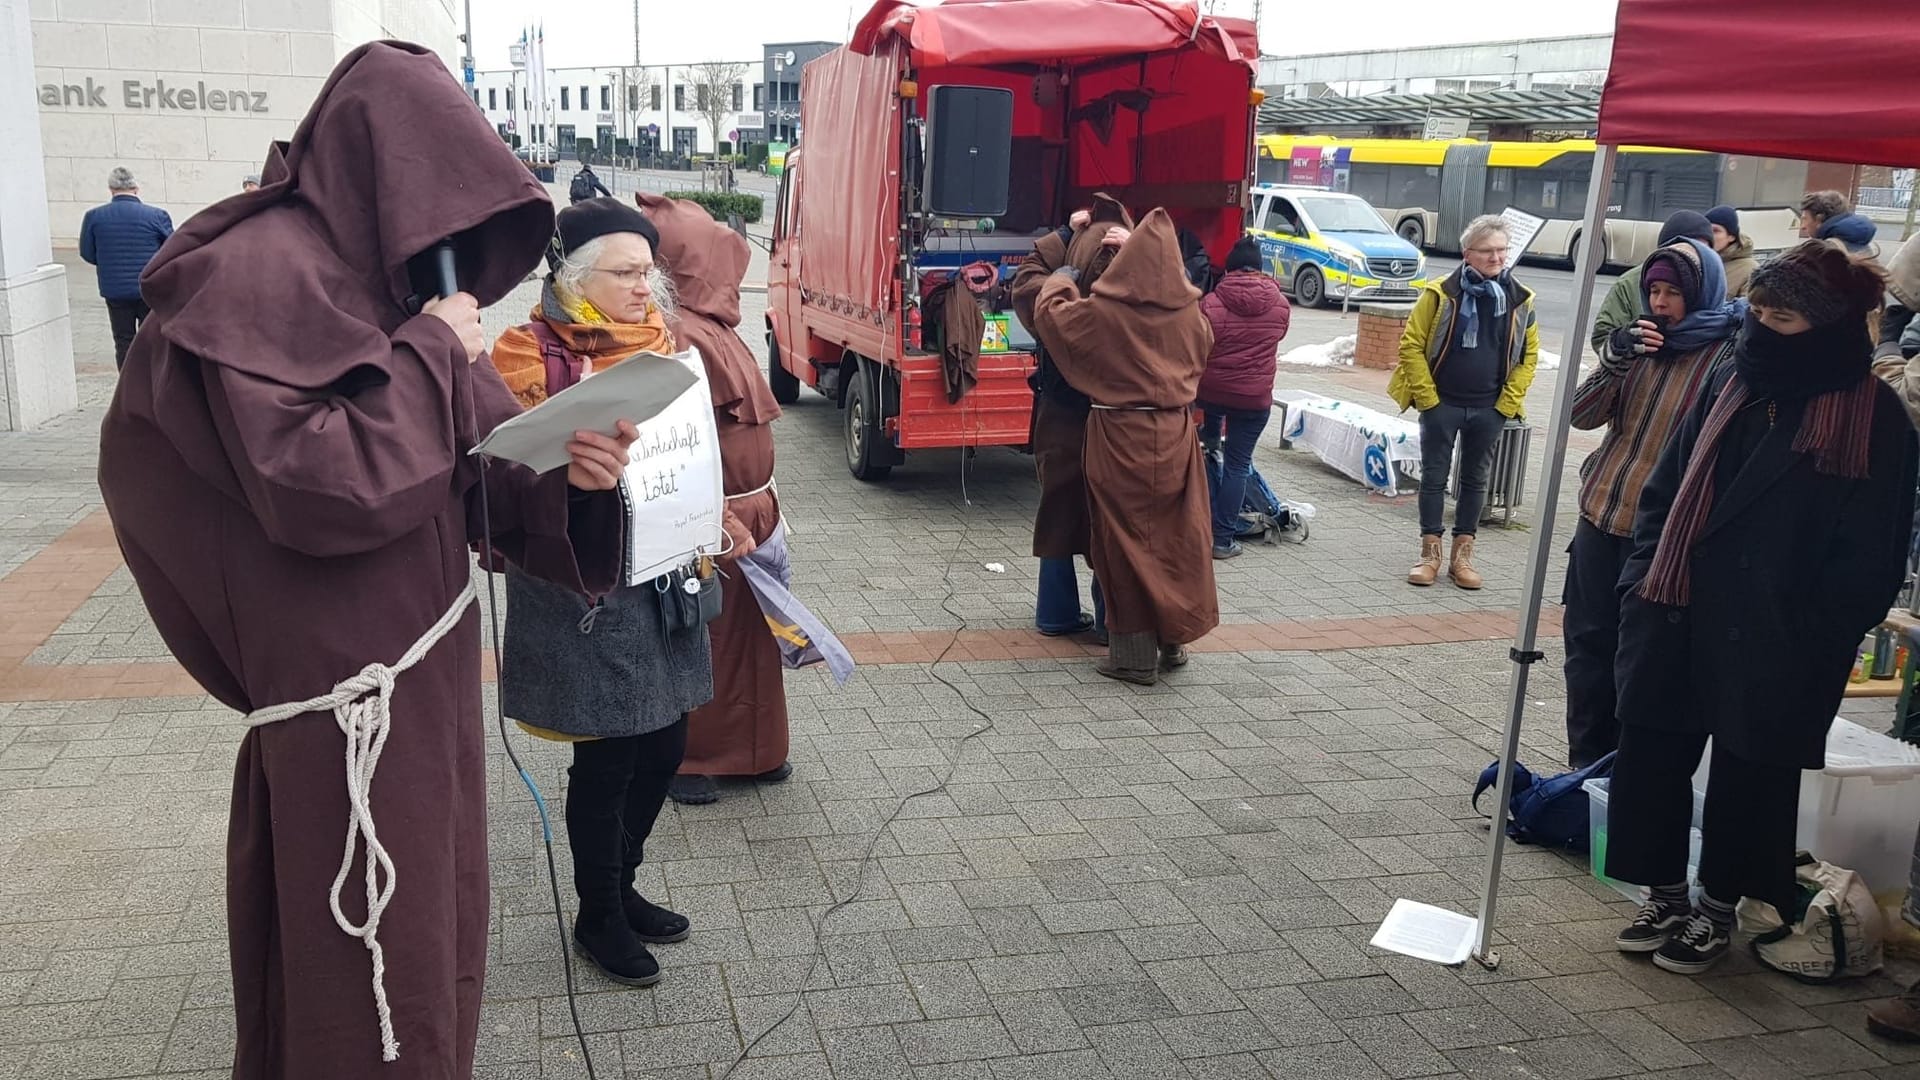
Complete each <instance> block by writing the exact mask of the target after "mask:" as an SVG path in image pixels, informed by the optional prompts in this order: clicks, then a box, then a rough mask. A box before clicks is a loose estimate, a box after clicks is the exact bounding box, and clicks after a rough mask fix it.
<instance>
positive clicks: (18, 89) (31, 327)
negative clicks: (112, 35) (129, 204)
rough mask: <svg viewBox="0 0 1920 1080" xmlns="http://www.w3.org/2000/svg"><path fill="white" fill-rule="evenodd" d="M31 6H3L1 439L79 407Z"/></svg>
mask: <svg viewBox="0 0 1920 1080" xmlns="http://www.w3.org/2000/svg"><path fill="white" fill-rule="evenodd" d="M27 5H28V0H0V103H4V104H0V146H5V147H7V167H6V168H5V169H0V431H25V430H27V429H29V428H34V427H38V426H39V425H41V424H43V423H45V422H46V421H48V420H50V419H52V418H53V417H55V416H58V415H60V414H61V413H63V412H66V411H68V410H70V409H73V408H75V407H77V406H78V405H79V403H80V397H79V390H78V388H77V386H76V385H75V381H74V372H73V327H72V324H71V322H70V321H69V319H68V316H67V273H66V270H65V268H63V267H62V266H61V265H60V264H59V263H56V262H54V261H53V243H52V240H51V238H50V235H49V233H48V229H47V174H46V164H45V162H44V161H43V159H42V157H41V152H40V110H39V108H38V107H37V106H36V104H35V102H36V101H37V100H38V98H37V96H36V94H35V93H34V84H33V70H34V68H33V27H32V24H31V23H30V22H29V20H28V14H27Z"/></svg>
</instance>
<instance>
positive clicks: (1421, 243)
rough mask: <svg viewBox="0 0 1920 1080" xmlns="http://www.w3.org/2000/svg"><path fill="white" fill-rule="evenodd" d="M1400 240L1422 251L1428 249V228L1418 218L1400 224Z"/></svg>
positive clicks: (1411, 218)
mask: <svg viewBox="0 0 1920 1080" xmlns="http://www.w3.org/2000/svg"><path fill="white" fill-rule="evenodd" d="M1400 239H1402V240H1405V241H1406V242H1407V243H1409V244H1412V245H1413V246H1414V247H1415V248H1418V249H1419V250H1421V251H1425V250H1426V249H1427V227H1426V226H1425V225H1423V224H1421V222H1420V219H1419V218H1417V217H1410V218H1408V219H1406V220H1405V221H1402V222H1401V223H1400Z"/></svg>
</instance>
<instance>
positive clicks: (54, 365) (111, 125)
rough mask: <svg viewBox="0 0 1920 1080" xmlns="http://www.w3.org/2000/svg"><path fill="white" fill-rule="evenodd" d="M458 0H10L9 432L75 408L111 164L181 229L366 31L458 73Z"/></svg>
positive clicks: (3, 342) (250, 166)
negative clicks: (93, 212) (85, 222)
mask: <svg viewBox="0 0 1920 1080" xmlns="http://www.w3.org/2000/svg"><path fill="white" fill-rule="evenodd" d="M458 33H459V31H458V29H457V25H456V16H455V9H454V5H453V2H452V0H0V102H4V104H0V145H5V146H6V147H7V148H8V149H7V156H6V162H7V168H6V169H4V170H0V430H19V429H23V428H29V427H34V426H37V425H38V424H40V423H41V422H43V421H45V420H47V419H49V418H51V417H53V416H57V415H58V414H60V413H62V412H65V411H66V410H68V409H71V408H73V407H74V405H75V402H76V391H75V379H74V370H73V351H72V344H71V334H70V329H69V326H70V321H69V318H68V309H67V301H66V295H67V294H66V283H65V280H64V272H63V271H62V270H61V268H60V266H59V264H57V263H56V262H54V260H53V256H52V249H53V247H54V246H55V245H60V246H70V245H72V244H73V243H75V241H76V240H77V239H78V237H79V232H80V221H81V218H82V217H83V216H84V215H85V214H86V212H87V210H88V209H89V208H91V207H94V206H97V205H99V204H101V203H103V202H105V201H107V198H108V194H107V174H108V173H109V172H111V171H112V170H113V169H114V168H115V167H117V166H124V167H126V168H127V169H129V170H131V171H132V172H133V175H134V177H135V178H136V180H137V182H138V183H139V185H140V193H141V197H142V198H143V199H144V200H145V201H147V202H149V203H151V204H153V205H156V206H159V207H161V208H163V209H165V210H166V211H167V212H168V213H169V214H171V215H172V217H173V219H174V222H175V224H176V225H177V224H179V223H180V222H182V221H185V220H186V219H187V218H189V217H191V216H192V215H193V214H194V213H196V212H197V211H199V210H200V209H201V208H202V207H204V206H207V205H208V204H210V203H213V202H216V201H218V200H220V199H222V198H225V197H227V196H228V195H231V194H233V193H235V192H237V191H239V190H240V184H241V181H242V180H243V179H245V178H246V177H247V176H248V175H249V174H252V173H257V172H259V171H260V167H261V163H262V162H263V161H264V160H265V157H266V149H267V146H268V144H269V143H271V142H272V141H273V140H275V139H285V138H288V137H289V136H291V135H292V134H293V130H294V128H295V127H296V126H297V125H298V124H299V122H300V118H301V117H302V116H303V115H305V113H306V111H307V108H308V107H309V106H310V105H311V104H312V103H313V99H314V97H315V95H316V94H317V93H318V92H319V90H320V87H321V86H322V85H323V84H324V83H325V81H326V77H327V75H328V74H329V73H330V72H331V71H332V70H333V66H334V64H335V63H337V62H338V61H339V59H340V58H341V57H342V56H344V55H346V53H347V52H349V51H350V50H352V49H353V48H355V47H356V46H358V45H360V44H361V43H363V42H367V41H376V40H379V39H382V38H399V39H403V40H407V41H416V42H419V43H421V44H423V45H427V46H429V47H431V48H432V49H434V50H435V51H436V52H438V53H439V54H440V56H441V57H442V58H443V59H444V60H445V61H446V63H447V64H448V70H449V72H455V71H457V70H458V69H457V67H455V66H454V65H456V64H457V63H458V56H459V51H460V50H459V40H458Z"/></svg>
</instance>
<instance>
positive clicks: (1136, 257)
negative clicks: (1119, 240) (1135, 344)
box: [1093, 210, 1200, 311]
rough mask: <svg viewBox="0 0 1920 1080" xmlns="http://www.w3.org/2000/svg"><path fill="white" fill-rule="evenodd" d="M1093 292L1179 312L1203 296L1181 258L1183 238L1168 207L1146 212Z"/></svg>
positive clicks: (1129, 302)
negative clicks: (1169, 215)
mask: <svg viewBox="0 0 1920 1080" xmlns="http://www.w3.org/2000/svg"><path fill="white" fill-rule="evenodd" d="M1093 295H1095V296H1098V297H1102V298H1104V299H1107V300H1117V301H1119V302H1120V303H1123V304H1135V305H1139V306H1143V307H1157V308H1165V309H1167V310H1169V311H1177V310H1179V309H1180V308H1183V307H1186V306H1188V305H1189V304H1192V303H1193V302H1195V301H1196V300H1199V299H1200V290H1199V289H1196V288H1194V287H1193V283H1192V282H1191V281H1188V280H1187V272H1186V267H1185V266H1184V265H1183V264H1182V263H1181V261H1180V237H1179V233H1178V230H1176V229H1175V228H1174V225H1173V219H1172V218H1170V217H1168V216H1167V212H1166V211H1165V210H1155V211H1154V212H1153V213H1151V214H1148V215H1147V219H1146V220H1145V221H1143V222H1141V224H1140V227H1139V228H1137V229H1135V230H1133V235H1132V236H1130V237H1128V238H1127V242H1126V244H1125V245H1124V246H1123V247H1121V249H1120V253H1119V254H1117V255H1115V256H1114V257H1113V262H1112V263H1111V264H1109V265H1108V266H1107V272H1106V273H1104V274H1102V275H1101V276H1100V280H1099V281H1097V282H1095V283H1094V286H1093Z"/></svg>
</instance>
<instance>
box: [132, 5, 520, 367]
mask: <svg viewBox="0 0 1920 1080" xmlns="http://www.w3.org/2000/svg"><path fill="white" fill-rule="evenodd" d="M262 179H263V180H264V181H265V183H264V185H263V186H262V187H261V189H260V190H258V191H254V192H248V193H245V194H242V195H236V196H234V197H231V198H228V199H226V200H224V201H222V202H219V203H216V204H215V205H213V206H210V207H208V208H207V209H205V210H203V211H201V212H200V213H198V214H196V215H194V216H193V217H192V218H190V219H188V221H187V222H186V223H185V224H184V225H182V226H181V228H180V229H179V231H177V232H176V233H174V235H173V238H172V239H170V240H169V241H167V243H166V244H165V246H163V247H162V248H161V249H160V252H159V254H158V255H156V256H155V257H154V260H153V262H152V263H151V264H150V265H149V266H148V267H147V270H146V272H145V274H144V275H143V276H142V278H141V292H142V294H143V295H144V296H145V298H146V300H147V303H148V304H149V305H150V306H151V307H152V308H153V309H154V311H155V313H157V314H160V315H162V316H164V319H163V324H164V326H165V334H166V336H167V338H168V339H169V340H170V341H172V342H173V343H174V344H175V345H178V346H179V347H181V348H183V349H185V350H187V351H189V352H191V353H194V354H195V355H197V356H200V357H201V358H203V359H206V360H210V361H212V362H215V363H219V364H223V365H226V366H229V367H232V368H235V369H238V370H244V371H248V372H251V373H254V374H258V375H262V376H264V377H268V378H272V379H275V380H277V381H281V382H285V383H287V384H288V385H294V386H323V385H328V384H331V383H332V382H334V381H335V380H337V379H338V378H340V377H341V376H342V375H343V374H344V371H342V370H340V365H339V363H337V362H330V360H329V357H333V356H348V355H354V354H355V353H356V351H357V350H356V349H355V348H354V346H356V345H357V346H362V347H364V346H367V345H369V344H370V343H372V342H373V341H374V340H375V339H376V337H385V336H388V335H390V334H391V333H392V332H393V331H394V330H396V329H398V327H399V326H400V324H401V323H403V322H405V321H406V320H407V319H408V318H409V312H408V311H407V308H406V306H405V305H406V300H407V298H408V296H409V295H411V294H412V293H413V292H414V289H413V287H412V285H411V284H410V281H409V276H408V270H407V264H408V261H409V260H410V259H412V258H413V257H414V256H416V255H419V254H421V253H422V252H424V251H426V250H427V249H428V248H430V247H432V246H434V245H435V244H437V243H438V242H439V241H441V240H442V239H446V238H449V237H451V238H453V240H454V245H455V251H456V261H457V265H458V280H459V284H460V287H461V288H462V289H464V290H465V291H467V292H470V293H473V294H474V295H475V296H476V297H477V298H478V299H479V301H480V303H481V304H482V305H487V304H492V303H494V302H496V301H498V300H500V299H501V298H502V297H504V296H505V295H506V294H507V293H508V292H509V291H511V290H512V289H513V288H514V287H515V286H516V285H518V284H519V283H520V282H521V281H522V280H523V279H524V278H525V277H526V274H527V272H528V271H529V270H530V269H532V268H533V267H534V265H535V264H536V263H537V262H538V261H539V257H540V253H541V252H542V250H543V249H544V248H545V247H546V245H547V242H548V240H549V238H550V237H551V236H552V234H553V205H552V203H551V202H550V201H549V199H548V198H547V193H546V189H545V188H543V187H542V186H541V185H540V184H539V183H538V182H536V181H535V180H534V178H533V176H532V175H531V174H530V173H528V172H527V169H526V167H525V166H524V165H522V164H521V163H520V162H519V160H518V159H516V158H515V157H514V155H513V152H512V151H511V150H509V149H507V147H506V145H505V144H504V143H502V142H501V141H500V136H499V135H498V134H497V133H495V132H494V131H493V129H492V128H491V127H489V126H488V125H487V122H486V119H485V118H484V117H483V116H482V115H481V114H480V112H479V111H478V110H476V109H475V108H474V107H473V101H472V99H470V98H468V97H467V96H466V94H465V93H463V92H462V91H461V89H460V86H459V84H458V83H456V82H454V80H453V77H452V76H451V75H449V74H448V72H447V69H446V67H445V65H444V64H442V63H441V61H440V59H439V57H437V56H436V55H434V54H433V53H432V52H430V51H428V50H427V49H424V48H422V47H420V46H418V45H409V44H405V43H401V42H376V43H373V44H369V45H363V46H361V47H360V48H358V49H355V50H354V51H353V52H351V53H349V54H348V55H347V57H346V58H345V59H343V60H341V61H340V64H339V66H338V67H336V68H335V69H334V71H333V75H332V76H331V77H330V78H329V79H328V80H327V83H326V85H325V86H324V87H322V88H321V91H320V94H319V97H318V98H317V99H316V100H315V101H314V103H313V107H312V108H311V109H310V110H309V111H308V112H307V115H306V118H305V119H304V120H302V121H301V122H300V126H299V128H298V129H297V130H295V132H294V135H293V138H292V139H291V140H290V141H289V142H288V143H287V144H286V146H285V147H284V149H281V148H278V147H274V148H270V150H269V160H268V163H267V167H266V170H265V171H264V172H263V174H262Z"/></svg>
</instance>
